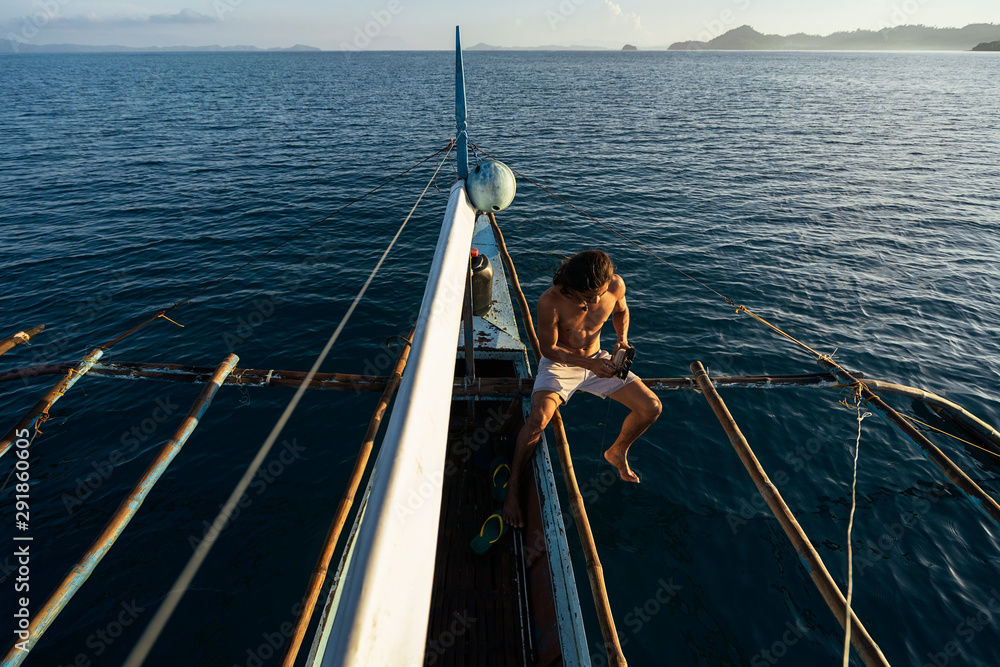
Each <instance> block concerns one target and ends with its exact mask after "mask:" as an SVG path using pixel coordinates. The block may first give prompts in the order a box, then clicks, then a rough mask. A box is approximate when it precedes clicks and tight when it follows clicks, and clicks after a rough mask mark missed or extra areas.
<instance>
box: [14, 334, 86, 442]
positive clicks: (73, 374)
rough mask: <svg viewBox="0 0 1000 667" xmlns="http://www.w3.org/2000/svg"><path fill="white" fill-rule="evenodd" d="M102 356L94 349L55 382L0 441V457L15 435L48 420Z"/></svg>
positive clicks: (35, 427)
mask: <svg viewBox="0 0 1000 667" xmlns="http://www.w3.org/2000/svg"><path fill="white" fill-rule="evenodd" d="M103 355H104V350H102V349H101V348H95V349H93V350H91V351H90V353H89V354H87V356H86V357H84V358H83V360H82V361H80V363H78V364H76V365H75V366H73V367H72V368H70V369H69V370H68V372H67V373H66V377H64V378H63V379H62V380H60V381H59V382H57V383H56V384H55V386H54V387H52V388H51V389H50V390H49V391H48V392H47V393H46V394H45V395H44V396H43V397H42V398H41V399H39V400H38V402H37V403H35V405H34V406H32V408H31V409H30V410H28V412H27V413H25V415H24V416H23V417H21V419H20V420H19V421H18V422H17V424H15V425H14V428H12V429H10V430H9V431H8V432H7V434H6V435H4V437H3V440H0V457H2V456H3V455H4V454H6V453H7V451H8V450H9V449H10V447H11V445H12V444H13V443H14V439H15V437H16V434H17V433H18V432H19V431H23V430H25V429H32V428H34V429H37V428H38V426H40V425H41V424H42V423H44V422H45V420H46V419H48V418H49V409H50V408H51V407H52V406H53V405H54V404H55V402H56V401H58V400H59V397H61V396H62V395H63V394H65V393H66V392H67V391H69V390H70V388H72V386H73V385H74V384H76V382H77V380H79V379H80V378H81V377H83V376H84V375H86V374H87V371H89V370H90V369H91V368H92V367H93V366H94V364H95V363H97V361H98V359H100V358H101V357H102V356H103Z"/></svg>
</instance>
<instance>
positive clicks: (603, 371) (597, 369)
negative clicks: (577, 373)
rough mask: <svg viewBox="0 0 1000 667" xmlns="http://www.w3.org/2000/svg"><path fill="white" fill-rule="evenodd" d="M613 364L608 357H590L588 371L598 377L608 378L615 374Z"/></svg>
mask: <svg viewBox="0 0 1000 667" xmlns="http://www.w3.org/2000/svg"><path fill="white" fill-rule="evenodd" d="M615 370H617V369H616V368H615V365H614V364H613V363H611V360H610V359H598V358H594V359H591V362H590V371H591V372H592V373H593V374H594V375H596V376H597V377H599V378H610V377H614V376H615Z"/></svg>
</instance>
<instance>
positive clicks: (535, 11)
mask: <svg viewBox="0 0 1000 667" xmlns="http://www.w3.org/2000/svg"><path fill="white" fill-rule="evenodd" d="M969 23H997V24H1000V2H998V1H997V0H700V1H698V2H695V1H693V0H503V1H501V2H483V1H482V0H480V1H478V2H476V1H473V0H464V1H462V2H458V1H455V0H352V1H347V0H283V1H282V2H277V1H275V0H150V1H147V0H133V1H132V2H116V1H113V0H3V3H2V6H0V39H8V40H9V39H15V40H17V41H20V42H29V43H34V44H61V43H72V44H89V45H99V46H105V45H113V44H114V45H123V46H179V45H186V46H207V45H213V44H219V45H222V46H233V45H252V46H258V47H261V48H270V47H289V46H293V45H295V44H306V45H309V46H314V47H318V48H321V49H325V50H344V49H435V50H447V49H451V48H453V47H454V30H455V26H456V25H460V26H461V27H462V40H463V44H464V46H466V47H469V46H473V45H475V44H478V43H480V42H485V43H487V44H492V45H497V46H507V47H532V46H543V45H557V46H572V45H578V46H590V47H606V48H611V49H620V48H621V47H622V46H623V45H624V44H626V43H628V44H633V45H635V46H638V47H639V48H653V47H665V46H668V45H669V44H671V43H673V42H678V41H686V40H703V41H707V40H709V39H712V38H713V37H716V36H718V35H721V34H722V33H724V32H726V31H728V30H731V29H732V28H737V27H739V26H741V25H751V26H753V27H754V28H755V29H757V30H759V31H760V32H763V33H775V34H792V33H796V32H805V33H810V34H819V35H827V34H830V33H831V32H836V31H839V30H856V29H869V30H878V29H881V28H884V27H891V26H896V25H904V24H923V25H928V26H937V27H962V26H965V25H967V24H969Z"/></svg>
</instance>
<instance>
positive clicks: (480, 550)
mask: <svg viewBox="0 0 1000 667" xmlns="http://www.w3.org/2000/svg"><path fill="white" fill-rule="evenodd" d="M506 532H507V522H506V521H504V520H503V516H501V514H500V512H499V511H496V512H494V513H493V514H491V515H489V517H487V518H486V521H485V522H484V523H483V527H482V528H481V529H480V530H479V534H478V535H476V536H475V537H473V538H472V542H470V543H469V546H471V547H472V550H473V551H475V552H476V553H477V554H479V555H480V556H481V555H483V554H484V553H486V552H487V551H489V550H490V547H492V546H493V543H494V542H496V541H497V540H499V539H500V538H501V537H503V535H504V533H506Z"/></svg>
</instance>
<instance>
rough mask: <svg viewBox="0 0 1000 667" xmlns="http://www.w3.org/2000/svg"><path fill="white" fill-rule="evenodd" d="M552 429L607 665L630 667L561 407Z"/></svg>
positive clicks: (503, 253)
mask: <svg viewBox="0 0 1000 667" xmlns="http://www.w3.org/2000/svg"><path fill="white" fill-rule="evenodd" d="M487 216H488V217H489V219H490V225H491V226H492V227H493V234H494V236H495V237H496V240H497V247H498V248H499V250H500V257H501V258H502V259H503V264H504V268H505V269H506V270H507V274H508V275H509V276H510V281H511V285H512V286H513V288H514V294H515V295H516V296H517V303H518V305H519V306H520V308H521V314H522V316H523V317H524V328H525V330H526V332H527V334H528V340H529V342H530V343H531V349H532V350H533V351H534V353H535V361H539V360H541V358H542V352H541V346H540V345H539V343H538V336H537V335H536V334H535V325H534V322H533V321H532V319H531V309H530V308H529V307H528V301H527V299H525V298H524V292H522V291H521V283H520V281H519V280H518V279H517V271H516V270H515V269H514V260H512V259H511V257H510V253H508V252H507V244H506V243H505V242H504V238H503V232H501V231H500V226H499V225H498V224H497V221H496V217H494V215H493V214H492V213H487ZM552 429H553V431H554V432H555V436H556V445H557V447H556V448H557V450H558V451H559V463H560V464H561V465H562V471H563V479H564V480H565V482H566V487H567V489H566V491H567V495H568V496H569V504H570V508H571V509H572V511H573V518H574V519H575V520H576V529H577V532H578V533H579V534H580V544H581V545H582V546H583V553H584V557H585V559H586V561H587V577H588V578H589V579H590V590H591V592H592V593H593V595H594V606H595V607H596V609H597V619H598V620H599V621H600V623H601V635H602V636H603V638H604V649H605V651H607V654H608V664H609V665H614V666H616V667H627V665H628V663H627V662H626V661H625V654H624V653H622V647H621V643H620V642H619V641H618V631H617V629H616V628H615V619H614V616H613V615H612V613H611V603H610V601H609V600H608V589H607V586H606V585H605V583H604V568H603V567H602V566H601V559H600V557H599V556H598V554H597V545H596V544H595V543H594V534H593V532H592V531H591V530H590V520H589V519H588V518H587V508H586V507H585V506H584V504H583V496H582V495H580V486H579V485H578V484H577V481H576V473H575V472H574V471H573V458H572V456H570V451H569V441H568V440H567V439H566V429H565V427H564V426H563V421H562V415H560V414H559V410H558V408H557V409H556V411H555V413H554V414H553V415H552Z"/></svg>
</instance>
